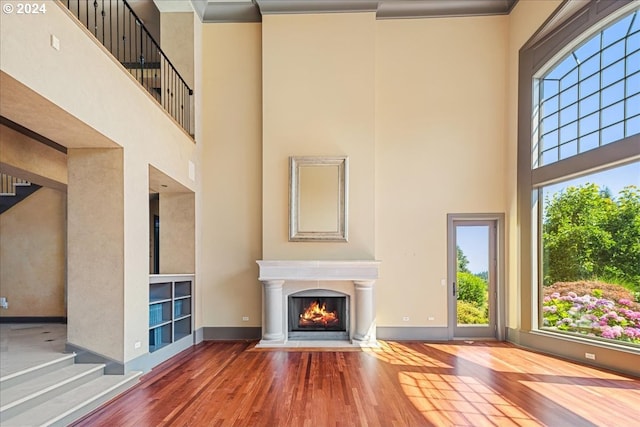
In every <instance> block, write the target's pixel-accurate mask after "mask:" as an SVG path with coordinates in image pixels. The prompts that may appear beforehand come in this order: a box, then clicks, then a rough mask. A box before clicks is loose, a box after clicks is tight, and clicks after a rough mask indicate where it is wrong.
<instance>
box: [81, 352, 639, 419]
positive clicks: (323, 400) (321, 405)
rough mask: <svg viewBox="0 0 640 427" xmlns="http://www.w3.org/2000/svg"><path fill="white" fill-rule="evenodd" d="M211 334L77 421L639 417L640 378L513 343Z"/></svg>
mask: <svg viewBox="0 0 640 427" xmlns="http://www.w3.org/2000/svg"><path fill="white" fill-rule="evenodd" d="M254 345H255V343H249V342H224V343H218V342H216V343H214V342H205V343H202V344H200V345H198V346H196V347H194V348H192V349H189V350H187V351H185V352H183V353H181V354H180V355H178V356H176V357H175V358H173V359H171V360H169V361H167V362H165V363H164V364H162V365H160V366H158V367H157V368H155V369H154V370H152V371H151V372H150V373H148V374H147V375H145V376H144V377H143V378H142V380H141V382H140V383H139V384H138V385H137V386H135V387H134V388H133V389H131V390H130V391H129V392H127V393H126V394H124V395H123V396H121V397H119V398H117V399H115V400H114V401H112V402H110V403H109V404H107V405H106V406H104V407H102V408H100V409H98V410H97V411H95V412H94V413H93V414H90V415H89V416H88V417H86V418H84V419H83V420H80V421H79V422H77V423H76V424H75V425H76V426H91V427H95V426H136V427H140V426H269V427H271V426H304V427H307V426H308V427H324V426H380V427H392V426H402V427H404V426H431V425H436V426H541V425H545V426H563V427H564V426H566V427H577V426H595V425H598V426H631V425H638V420H640V379H637V378H632V377H627V376H623V375H620V374H615V373H611V372H607V371H603V370H599V369H595V368H591V367H587V366H582V365H579V364H575V363H571V362H567V361H563V360H558V359H555V358H552V357H548V356H545V355H541V354H537V353H533V352H530V351H526V350H523V349H520V348H517V347H515V346H513V345H511V344H509V343H501V342H481V341H476V342H473V343H471V342H470V343H464V342H463V343H418V342H384V343H382V348H380V349H375V350H370V349H369V350H358V351H345V350H344V349H341V350H335V351H327V350H324V351H323V350H318V349H296V350H262V349H256V348H254Z"/></svg>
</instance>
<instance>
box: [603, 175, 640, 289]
mask: <svg viewBox="0 0 640 427" xmlns="http://www.w3.org/2000/svg"><path fill="white" fill-rule="evenodd" d="M617 206H618V211H617V215H616V216H615V218H613V219H612V221H611V222H610V223H609V226H608V230H609V232H610V233H611V236H612V238H613V240H614V241H615V245H614V247H613V250H612V255H611V260H610V264H609V265H608V266H607V267H606V269H607V274H608V275H609V276H613V278H616V279H618V280H620V281H623V282H625V283H627V284H631V287H632V290H635V291H640V189H639V188H638V187H636V186H634V185H630V186H628V187H625V188H624V189H623V190H622V191H621V192H620V196H619V197H618V201H617Z"/></svg>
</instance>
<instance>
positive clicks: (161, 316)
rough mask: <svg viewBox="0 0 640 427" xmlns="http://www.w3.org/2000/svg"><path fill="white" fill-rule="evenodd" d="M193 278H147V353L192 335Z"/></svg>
mask: <svg viewBox="0 0 640 427" xmlns="http://www.w3.org/2000/svg"><path fill="white" fill-rule="evenodd" d="M192 311H193V275H166V274H158V275H152V276H150V278H149V352H150V353H152V352H154V351H157V350H159V349H161V348H163V347H166V346H169V345H171V344H173V343H175V342H176V341H179V340H181V339H182V338H184V337H187V336H190V335H191V334H192V332H193V316H192Z"/></svg>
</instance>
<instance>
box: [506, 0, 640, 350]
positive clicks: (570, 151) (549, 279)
mask: <svg viewBox="0 0 640 427" xmlns="http://www.w3.org/2000/svg"><path fill="white" fill-rule="evenodd" d="M603 5H604V6H603ZM605 6H606V7H605ZM605 9H606V10H605ZM567 22H568V23H567V24H565V25H564V26H561V27H560V28H558V29H556V30H555V31H554V32H553V33H551V34H550V35H548V36H547V37H542V40H540V41H537V42H535V43H533V44H532V45H531V46H529V47H526V48H525V51H524V52H523V55H522V56H521V62H520V65H521V69H520V78H521V79H523V78H524V81H521V86H520V98H521V99H520V102H521V104H520V109H519V111H520V116H519V120H520V122H519V141H518V144H519V151H518V191H519V206H520V210H519V218H520V224H521V227H523V228H522V229H521V231H522V236H523V239H522V245H523V246H522V247H521V249H522V257H521V266H524V268H522V276H521V279H522V283H523V284H524V288H526V287H527V286H528V284H530V286H531V295H537V298H535V297H534V301H533V304H532V307H531V325H530V326H531V329H538V330H541V331H544V332H549V333H557V334H565V336H572V337H575V338H577V339H587V340H597V341H600V342H602V343H605V344H606V343H614V342H615V344H622V345H629V346H634V347H639V348H640V7H639V5H638V3H637V2H635V3H625V2H609V3H606V4H604V3H599V2H590V3H589V4H588V5H587V6H585V7H584V8H583V9H581V10H580V11H579V12H577V13H576V14H575V15H574V16H573V17H572V19H568V20H567ZM529 267H530V268H529ZM525 290H526V289H525ZM523 323H524V324H526V321H525V322H523Z"/></svg>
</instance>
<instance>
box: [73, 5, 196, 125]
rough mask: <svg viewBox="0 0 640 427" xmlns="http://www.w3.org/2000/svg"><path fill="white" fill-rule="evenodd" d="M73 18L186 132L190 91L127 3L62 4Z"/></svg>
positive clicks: (191, 92) (191, 91)
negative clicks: (76, 19)
mask: <svg viewBox="0 0 640 427" xmlns="http://www.w3.org/2000/svg"><path fill="white" fill-rule="evenodd" d="M63 3H64V4H65V5H66V7H67V8H68V9H69V10H70V11H71V13H73V14H74V15H75V16H76V18H78V20H79V21H80V22H82V24H83V25H85V26H86V27H87V29H88V30H89V31H90V32H91V33H92V34H93V35H94V36H95V37H96V39H98V41H100V42H101V43H102V44H103V45H104V47H106V48H107V49H108V50H109V51H110V52H111V54H112V55H113V56H114V57H115V58H116V59H117V60H118V61H120V63H121V64H122V65H123V66H124V67H125V68H126V69H127V70H129V72H130V73H131V75H133V76H134V77H135V79H136V80H137V81H138V82H139V83H140V84H141V85H142V86H143V87H144V88H145V89H146V90H147V91H148V92H149V93H150V94H151V96H153V98H154V99H155V100H156V101H157V102H158V103H159V104H160V105H161V106H162V108H164V109H165V111H167V112H168V113H169V114H171V116H172V117H173V118H174V119H175V120H176V121H177V122H178V123H179V124H180V126H182V128H183V129H184V130H185V131H187V133H188V134H190V135H191V134H192V133H193V132H192V131H191V96H192V95H193V90H192V89H191V88H190V87H189V85H187V83H186V82H185V81H184V79H183V78H182V76H180V73H178V71H177V70H176V68H175V67H174V66H173V64H172V63H171V61H169V58H168V57H167V55H165V53H164V52H163V51H162V49H160V45H159V44H158V43H157V42H156V41H155V40H154V38H153V37H152V36H151V34H150V33H149V31H148V30H147V28H146V27H145V26H144V24H143V21H142V20H141V19H140V18H138V16H137V15H136V13H135V12H134V11H133V9H131V7H130V6H129V4H128V3H127V1H126V0H93V1H91V0H63Z"/></svg>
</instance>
